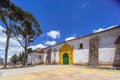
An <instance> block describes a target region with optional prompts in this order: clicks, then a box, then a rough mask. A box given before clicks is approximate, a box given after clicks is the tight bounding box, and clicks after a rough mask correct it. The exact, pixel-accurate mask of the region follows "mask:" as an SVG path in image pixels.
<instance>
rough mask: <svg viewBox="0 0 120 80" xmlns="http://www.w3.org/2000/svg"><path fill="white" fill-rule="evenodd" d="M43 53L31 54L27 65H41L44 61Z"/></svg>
mask: <svg viewBox="0 0 120 80" xmlns="http://www.w3.org/2000/svg"><path fill="white" fill-rule="evenodd" d="M39 56H41V59H40V58H39ZM43 56H44V54H43V53H37V52H32V53H30V54H28V59H27V64H32V65H34V64H40V63H42V61H43V59H42V58H43Z"/></svg>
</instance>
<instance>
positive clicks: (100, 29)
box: [93, 25, 118, 33]
mask: <svg viewBox="0 0 120 80" xmlns="http://www.w3.org/2000/svg"><path fill="white" fill-rule="evenodd" d="M116 26H118V25H114V26H110V27H107V28H99V29H97V30H93V33H97V32H101V31H104V30H108V29H111V28H113V27H116Z"/></svg>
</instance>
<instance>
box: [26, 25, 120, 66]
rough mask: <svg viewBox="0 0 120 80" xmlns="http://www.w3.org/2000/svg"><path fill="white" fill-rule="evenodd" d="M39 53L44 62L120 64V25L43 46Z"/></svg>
mask: <svg viewBox="0 0 120 80" xmlns="http://www.w3.org/2000/svg"><path fill="white" fill-rule="evenodd" d="M39 54H42V63H56V64H79V65H85V66H102V65H103V66H120V26H117V27H114V28H111V29H108V30H105V31H101V32H97V33H93V34H89V35H86V36H82V37H79V38H76V39H73V40H69V41H65V42H62V43H59V44H56V45H53V46H49V47H47V48H43V53H39ZM34 55H35V54H34ZM29 56H30V55H28V57H29ZM37 59H38V60H39V59H40V58H37ZM28 61H30V59H28Z"/></svg>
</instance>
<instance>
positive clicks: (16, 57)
mask: <svg viewBox="0 0 120 80" xmlns="http://www.w3.org/2000/svg"><path fill="white" fill-rule="evenodd" d="M10 61H11V62H12V63H13V64H14V65H15V64H16V63H17V62H18V61H19V57H18V56H17V55H16V54H14V55H13V56H12V57H11V59H10Z"/></svg>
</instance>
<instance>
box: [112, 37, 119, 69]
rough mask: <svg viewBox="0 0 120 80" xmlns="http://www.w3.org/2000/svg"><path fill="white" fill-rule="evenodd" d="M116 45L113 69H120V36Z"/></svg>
mask: <svg viewBox="0 0 120 80" xmlns="http://www.w3.org/2000/svg"><path fill="white" fill-rule="evenodd" d="M115 45H116V51H115V57H114V62H113V67H119V68H120V36H119V37H118V38H117V40H116V41H115Z"/></svg>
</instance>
